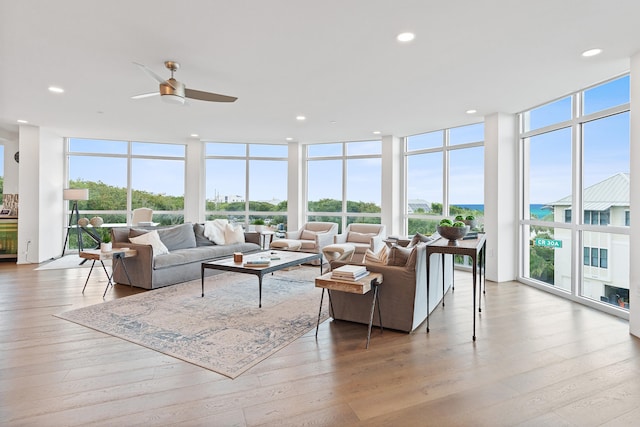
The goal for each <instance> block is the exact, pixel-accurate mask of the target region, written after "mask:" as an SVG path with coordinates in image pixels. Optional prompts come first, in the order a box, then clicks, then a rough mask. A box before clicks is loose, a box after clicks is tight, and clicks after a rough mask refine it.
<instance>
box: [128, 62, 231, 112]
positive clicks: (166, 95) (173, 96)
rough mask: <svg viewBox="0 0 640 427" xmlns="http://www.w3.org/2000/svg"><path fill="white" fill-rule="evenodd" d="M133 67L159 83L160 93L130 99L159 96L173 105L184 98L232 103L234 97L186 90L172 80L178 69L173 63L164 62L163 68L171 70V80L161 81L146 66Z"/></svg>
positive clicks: (181, 102)
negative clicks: (138, 68)
mask: <svg viewBox="0 0 640 427" xmlns="http://www.w3.org/2000/svg"><path fill="white" fill-rule="evenodd" d="M134 64H135V65H137V66H138V67H140V68H141V69H142V71H144V72H145V73H147V75H149V76H150V77H151V78H152V79H154V80H155V81H157V82H158V83H160V91H158V92H150V93H143V94H141V95H135V96H132V97H131V99H140V98H147V97H149V96H156V95H160V96H161V97H162V100H163V101H167V102H170V103H173V104H184V101H185V98H190V99H199V100H200V101H210V102H234V101H235V100H236V99H238V98H236V97H234V96H227V95H220V94H218V93H212V92H204V91H201V90H195V89H188V88H187V87H186V86H185V85H184V83H181V82H179V81H178V80H176V79H174V78H173V73H174V72H175V71H177V70H178V68H180V64H179V63H177V62H175V61H165V62H164V66H165V67H167V68H168V69H169V70H171V78H169V79H168V80H165V79H163V78H162V77H160V76H159V75H157V74H156V73H154V72H153V71H152V70H151V69H149V68H148V67H147V66H145V65H142V64H138V63H137V62H134Z"/></svg>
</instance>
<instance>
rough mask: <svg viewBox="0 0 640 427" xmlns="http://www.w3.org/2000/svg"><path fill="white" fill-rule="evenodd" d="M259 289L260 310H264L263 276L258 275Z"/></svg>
mask: <svg viewBox="0 0 640 427" xmlns="http://www.w3.org/2000/svg"><path fill="white" fill-rule="evenodd" d="M258 289H259V291H258V292H259V294H260V297H259V300H258V308H262V274H258Z"/></svg>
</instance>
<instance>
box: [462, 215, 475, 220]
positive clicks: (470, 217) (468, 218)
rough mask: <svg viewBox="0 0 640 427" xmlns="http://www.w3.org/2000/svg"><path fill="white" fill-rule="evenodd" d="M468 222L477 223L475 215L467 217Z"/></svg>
mask: <svg viewBox="0 0 640 427" xmlns="http://www.w3.org/2000/svg"><path fill="white" fill-rule="evenodd" d="M465 219H466V220H467V221H475V219H476V217H475V216H473V215H467V217H466V218H465Z"/></svg>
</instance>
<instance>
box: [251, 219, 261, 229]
mask: <svg viewBox="0 0 640 427" xmlns="http://www.w3.org/2000/svg"><path fill="white" fill-rule="evenodd" d="M251 224H253V225H254V226H255V229H256V231H257V232H260V231H262V230H263V229H264V219H262V218H255V219H254V220H253V221H251Z"/></svg>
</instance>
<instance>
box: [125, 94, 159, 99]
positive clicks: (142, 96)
mask: <svg viewBox="0 0 640 427" xmlns="http://www.w3.org/2000/svg"><path fill="white" fill-rule="evenodd" d="M157 95H160V93H158V92H149V93H141V94H140V95H134V96H132V97H131V99H142V98H149V97H150V96H157Z"/></svg>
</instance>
